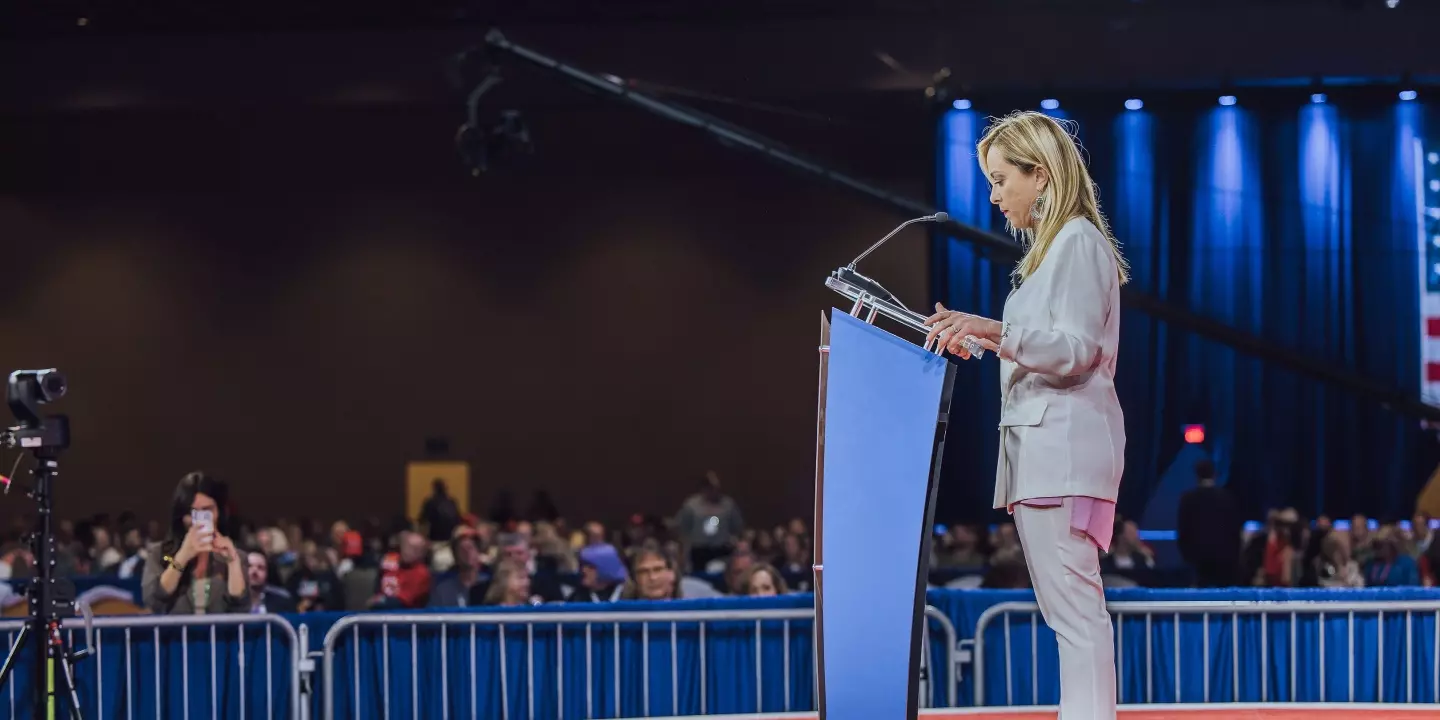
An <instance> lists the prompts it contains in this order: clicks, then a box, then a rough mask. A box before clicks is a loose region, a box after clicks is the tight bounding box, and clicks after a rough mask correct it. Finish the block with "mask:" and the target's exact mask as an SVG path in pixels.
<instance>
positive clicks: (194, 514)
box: [190, 510, 215, 534]
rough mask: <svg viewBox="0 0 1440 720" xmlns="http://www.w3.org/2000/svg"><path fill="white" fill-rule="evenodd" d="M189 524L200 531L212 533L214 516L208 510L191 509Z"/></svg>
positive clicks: (213, 530)
mask: <svg viewBox="0 0 1440 720" xmlns="http://www.w3.org/2000/svg"><path fill="white" fill-rule="evenodd" d="M190 524H191V525H194V526H195V527H196V528H197V529H198V530H199V532H202V533H206V534H213V533H214V532H215V518H214V516H213V513H211V512H210V511H209V510H191V511H190Z"/></svg>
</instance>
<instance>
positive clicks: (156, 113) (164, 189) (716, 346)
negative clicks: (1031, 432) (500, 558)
mask: <svg viewBox="0 0 1440 720" xmlns="http://www.w3.org/2000/svg"><path fill="white" fill-rule="evenodd" d="M906 108H908V110H907V109H906ZM878 116H880V117H884V118H886V119H885V120H884V121H882V123H881V125H880V126H876V125H875V124H874V123H872V122H870V121H865V122H862V123H860V124H847V123H838V122H834V123H832V122H818V123H817V122H815V121H785V122H780V123H778V124H776V123H773V122H772V123H771V127H770V128H769V129H772V130H776V131H778V132H782V133H787V134H793V133H794V132H795V131H797V130H801V131H805V132H803V133H802V135H801V136H802V137H804V138H806V143H807V148H809V149H813V150H815V151H816V152H818V153H834V152H845V153H846V161H847V162H846V165H847V167H850V168H851V169H854V170H856V171H858V172H862V173H865V174H866V175H867V176H868V177H871V178H873V179H876V180H879V181H881V182H884V183H886V184H892V185H894V186H896V187H897V188H898V189H901V190H904V191H905V192H907V193H910V194H916V195H920V194H923V192H924V190H925V185H926V182H927V177H928V175H929V173H930V161H929V156H928V154H927V152H926V146H927V144H928V142H929V140H928V137H927V131H926V128H927V127H928V126H927V124H926V122H925V115H924V112H923V109H922V108H920V107H919V106H918V104H915V103H910V104H908V105H904V106H901V107H899V108H897V109H896V111H894V112H883V113H879V114H878ZM529 117H530V118H531V124H532V128H531V129H532V132H533V134H534V136H535V138H536V152H535V154H534V155H533V156H529V157H523V158H516V159H515V160H516V161H515V162H512V163H501V164H500V165H499V166H498V167H497V168H496V169H495V170H493V171H492V173H491V174H489V175H487V176H484V177H482V178H480V179H478V180H475V179H471V178H469V177H468V176H466V175H465V174H464V172H463V170H462V168H461V167H460V164H459V162H458V160H457V158H456V156H455V154H454V149H453V145H452V135H453V132H454V129H455V126H456V124H458V122H459V121H460V119H461V116H460V110H459V107H458V106H455V107H408V108H381V107H375V108H354V107H351V108H335V107H328V108H327V107H305V106H303V105H299V104H286V105H276V106H263V107H230V108H226V107H202V108H193V107H192V108H186V109H179V108H171V109H165V110H156V109H151V110H146V111H92V112H88V113H80V114H76V113H42V114H31V115H23V116H22V115H11V116H8V117H7V118H6V119H5V121H4V125H3V127H0V133H3V137H5V138H6V141H5V155H6V157H7V161H6V163H5V167H4V170H3V173H4V175H3V183H4V188H5V190H4V193H3V195H0V233H3V236H4V237H5V239H6V241H5V246H6V247H7V248H8V250H9V252H8V253H7V254H6V257H7V260H8V262H7V263H6V277H7V278H8V282H7V285H8V287H7V292H6V294H7V296H8V297H7V299H6V301H5V303H4V305H3V310H0V338H3V339H4V340H3V343H0V367H3V368H6V369H11V368H18V367H32V366H47V367H48V366H56V367H59V368H61V369H63V370H64V371H65V372H66V373H68V375H69V378H70V381H71V390H70V394H69V396H68V397H67V398H66V399H65V401H64V405H63V410H64V411H66V412H68V413H69V414H70V415H71V416H72V422H73V424H74V448H73V450H72V451H71V452H70V453H68V454H67V456H66V465H65V468H64V475H63V479H62V481H61V490H60V496H59V505H60V508H61V514H62V515H64V516H70V517H74V516H78V515H79V514H81V513H92V512H97V511H101V510H106V511H110V512H118V511H119V510H121V509H126V508H133V509H135V510H137V511H139V512H141V513H142V514H144V515H159V514H160V513H161V512H163V507H164V504H165V502H166V500H167V497H168V494H169V493H170V491H171V490H172V488H173V487H174V483H175V481H176V480H177V479H178V478H179V477H180V475H181V474H182V473H184V472H186V471H188V470H191V469H195V468H205V469H208V470H211V471H214V472H216V473H219V474H221V475H223V476H225V477H228V478H230V479H232V480H233V482H234V484H235V485H236V490H235V496H236V499H237V502H238V503H239V505H240V509H241V510H242V511H248V512H249V513H251V514H257V515H262V516H271V515H278V514H287V515H289V514H313V515H316V516H321V517H324V516H340V515H345V516H354V515H358V514H362V513H363V514H377V515H385V514H389V513H393V512H399V511H401V509H402V508H403V491H402V481H403V470H404V464H405V462H406V461H407V460H411V459H418V458H420V457H421V456H422V455H423V450H424V439H425V438H426V437H427V436H431V435H438V436H444V437H447V438H449V439H450V441H451V448H452V455H453V456H456V457H459V458H463V459H466V460H469V461H471V463H472V464H473V477H474V486H473V489H472V492H473V493H474V494H475V496H476V497H478V498H479V501H480V504H481V508H480V509H482V510H483V509H484V504H485V503H488V502H489V500H490V499H491V497H492V496H493V494H494V492H495V491H496V490H498V489H501V488H511V489H513V490H515V491H516V493H517V495H518V496H519V497H520V499H521V500H522V503H523V501H524V500H525V499H526V498H527V497H528V495H529V492H530V491H531V490H532V489H538V488H545V489H548V490H549V491H550V492H551V493H552V494H553V495H554V496H555V497H556V499H557V501H558V503H559V504H560V508H561V511H562V512H564V513H566V514H567V515H568V516H571V517H574V518H576V519H582V518H584V517H601V518H608V517H617V516H621V515H623V514H627V513H630V512H634V511H646V512H671V511H673V510H674V509H675V508H676V506H677V505H678V503H679V502H680V500H681V499H682V498H683V497H684V496H685V495H686V494H687V493H688V492H690V491H691V490H692V488H693V487H694V483H695V481H696V480H697V479H698V477H699V476H700V474H701V473H703V472H704V471H705V470H706V469H707V468H714V469H716V470H718V471H719V472H720V473H721V474H722V477H723V478H724V479H725V480H726V482H727V487H728V489H729V490H730V491H731V492H732V493H733V494H734V495H736V496H737V497H738V498H739V499H740V501H741V502H742V503H744V507H745V508H746V509H747V510H748V511H749V512H750V513H751V515H752V516H753V517H754V518H755V519H757V520H774V519H778V518H781V517H784V516H789V515H794V514H800V515H806V516H808V515H809V513H810V511H811V497H812V490H813V468H814V407H815V396H816V384H815V383H816V374H815V373H816V353H815V346H816V339H817V332H818V322H819V317H820V313H821V311H822V310H824V309H826V308H828V307H830V305H831V304H832V301H838V298H836V297H835V296H833V295H831V294H830V293H829V291H827V290H825V289H824V288H823V286H822V281H823V279H824V277H825V275H826V274H827V273H828V272H829V270H831V269H833V268H834V267H835V266H837V265H839V264H842V263H843V262H845V261H846V260H848V259H849V258H850V257H851V256H853V255H854V254H855V253H856V252H858V250H859V249H861V248H863V247H864V246H865V245H867V244H868V243H869V242H870V241H871V240H872V239H873V238H875V237H878V236H879V235H881V234H883V233H884V232H886V231H888V230H889V229H890V227H892V226H893V225H894V224H895V222H896V218H894V217H893V216H892V215H891V214H889V213H888V212H887V211H884V210H877V209H874V208H872V207H870V206H868V205H865V204H862V203H859V202H857V201H856V200H855V198H854V197H853V196H851V195H848V194H845V193H843V192H840V191H837V190H833V189H828V188H824V187H820V186H818V185H817V184H816V183H815V182H814V181H813V180H810V179H807V178H804V177H801V176H797V175H794V174H791V173H790V172H787V171H784V170H781V169H779V168H777V167H775V166H772V165H769V164H765V163H763V162H762V161H759V160H756V159H754V158H751V157H748V156H744V155H741V154H739V153H737V152H736V151H734V150H730V149H727V148H724V147H721V146H719V145H717V144H714V143H712V142H710V141H709V140H707V139H705V138H703V137H702V136H700V135H698V134H695V133H693V132H691V131H688V130H684V129H680V128H677V127H675V126H673V125H669V124H666V123H664V122H663V121H660V120H657V119H655V118H653V117H651V116H647V115H645V114H642V113H639V112H637V111H634V110H631V109H628V108H623V107H619V106H614V105H608V104H597V103H593V102H587V101H583V100H581V101H580V102H568V103H567V102H563V101H557V102H553V103H551V106H549V107H543V108H540V109H538V110H536V111H534V112H531V113H530V114H529ZM752 119H753V118H752ZM760 120H763V117H761V118H759V119H757V121H760ZM787 123H789V124H787ZM797 123H798V124H797ZM877 136H883V137H887V138H889V139H888V141H887V142H884V143H880V144H878V145H877V144H875V143H871V142H869V140H870V139H873V138H875V137H877ZM925 256H926V249H925V240H924V238H923V237H922V236H921V233H920V231H914V235H913V236H902V237H901V238H898V239H897V242H896V243H895V244H894V245H892V246H890V247H888V248H887V249H886V250H885V251H883V252H882V253H880V254H878V255H876V256H875V257H874V258H873V261H871V264H870V265H869V267H870V268H871V269H872V270H873V271H874V272H876V273H878V274H879V275H880V276H881V277H883V278H885V279H886V281H887V283H888V284H890V285H891V286H892V289H894V290H896V291H897V292H898V293H899V294H900V295H901V297H903V298H905V299H906V300H907V301H909V302H911V303H912V304H916V303H918V304H922V305H923V304H924V302H925V300H926V298H925V278H926V273H927V270H926V266H925ZM14 507H16V508H17V509H18V508H20V507H21V506H20V505H18V504H16V505H14ZM0 511H3V510H0Z"/></svg>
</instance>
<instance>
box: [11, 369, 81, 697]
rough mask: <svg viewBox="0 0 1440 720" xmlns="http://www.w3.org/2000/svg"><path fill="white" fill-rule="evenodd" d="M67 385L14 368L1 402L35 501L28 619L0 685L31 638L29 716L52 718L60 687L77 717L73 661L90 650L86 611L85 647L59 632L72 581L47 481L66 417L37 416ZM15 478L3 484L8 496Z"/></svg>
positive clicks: (71, 605) (66, 428)
mask: <svg viewBox="0 0 1440 720" xmlns="http://www.w3.org/2000/svg"><path fill="white" fill-rule="evenodd" d="M66 389H67V386H66V383H65V376H64V375H61V374H60V371H59V370H56V369H54V368H51V369H48V370H16V371H15V372H12V373H10V381H9V383H7V385H6V392H5V396H6V402H7V403H8V404H9V405H10V412H11V413H12V414H13V415H14V416H15V420H16V421H17V423H18V424H16V425H15V426H13V427H11V428H9V429H7V430H5V431H3V432H0V444H3V445H4V446H5V447H8V448H18V449H21V450H28V451H29V452H30V453H31V454H32V455H33V456H34V457H35V468H34V470H33V471H32V475H33V476H34V479H35V481H34V483H33V484H31V486H30V487H28V488H25V494H26V495H27V496H28V497H30V498H31V499H32V500H34V501H35V504H36V507H37V511H38V512H37V515H38V518H37V520H36V523H35V531H34V532H33V533H31V534H30V550H31V553H32V555H33V556H34V558H35V577H34V578H32V579H31V581H30V585H29V587H27V588H26V590H25V595H26V596H27V597H28V598H29V601H30V617H29V621H28V622H27V623H26V624H25V626H24V627H23V628H21V630H20V635H19V637H17V638H15V644H14V645H12V646H10V652H9V654H8V655H6V657H5V664H4V665H3V666H0V686H3V685H4V684H5V682H6V681H7V680H9V678H10V673H11V672H12V671H14V669H15V663H16V661H18V660H19V658H20V650H21V648H23V647H24V646H25V642H26V641H27V640H31V639H33V640H35V642H34V644H33V646H32V652H33V653H34V659H35V665H36V667H35V674H34V677H33V680H34V686H33V697H34V701H35V705H34V716H35V717H40V716H41V715H40V713H41V708H45V709H46V710H47V711H48V714H47V715H45V716H46V717H56V716H57V713H56V712H55V710H56V708H55V701H56V698H57V697H58V696H59V694H60V692H61V690H62V689H63V690H64V691H65V697H66V699H67V701H68V702H69V705H70V717H72V718H77V719H78V718H80V696H79V694H78V693H77V691H76V689H75V673H74V670H73V667H72V665H73V664H74V662H75V661H77V660H81V659H84V658H85V657H87V656H88V655H89V654H90V649H89V647H88V645H90V642H89V638H90V627H89V625H90V622H89V621H90V617H89V613H88V612H87V613H86V618H85V619H86V633H85V636H86V638H87V641H86V645H87V647H86V648H85V649H82V650H78V651H73V652H72V651H67V650H66V648H65V642H64V639H63V638H62V637H61V633H60V623H61V621H62V620H64V619H65V618H69V617H74V615H75V584H74V583H73V582H71V581H69V580H66V579H63V578H57V577H55V557H56V548H55V529H54V522H55V519H54V516H55V506H54V497H53V495H52V492H51V485H52V483H53V481H54V479H55V477H56V476H57V475H58V474H59V472H60V463H59V457H60V453H61V452H62V451H63V450H65V449H66V448H68V447H70V420H69V418H67V417H65V416H64V415H48V416H47V415H42V414H41V412H40V406H41V405H46V404H49V403H52V402H55V401H57V400H59V399H60V398H62V397H64V396H65V391H66ZM14 485H15V479H14V478H11V479H9V480H7V481H6V482H5V493H6V494H9V492H10V490H11V488H12V487H14Z"/></svg>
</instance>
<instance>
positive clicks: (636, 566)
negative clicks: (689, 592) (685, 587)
mask: <svg viewBox="0 0 1440 720" xmlns="http://www.w3.org/2000/svg"><path fill="white" fill-rule="evenodd" d="M677 580H678V578H677V577H676V573H675V563H674V561H672V560H671V559H670V558H669V557H667V556H666V555H665V553H663V552H661V551H660V550H659V549H658V548H655V547H642V548H641V549H640V550H638V551H636V553H635V555H634V557H633V558H632V559H631V561H630V579H629V580H627V581H626V582H625V588H624V589H623V590H621V591H620V598H621V599H622V600H677V599H679V598H680V583H679V582H678V581H677Z"/></svg>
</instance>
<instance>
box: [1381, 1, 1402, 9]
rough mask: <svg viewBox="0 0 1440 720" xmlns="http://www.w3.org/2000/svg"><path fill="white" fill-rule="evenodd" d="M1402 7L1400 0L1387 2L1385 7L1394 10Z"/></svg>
mask: <svg viewBox="0 0 1440 720" xmlns="http://www.w3.org/2000/svg"><path fill="white" fill-rule="evenodd" d="M1399 6H1400V0H1385V7H1387V8H1390V9H1391V10H1394V9H1395V8H1397V7H1399Z"/></svg>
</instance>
